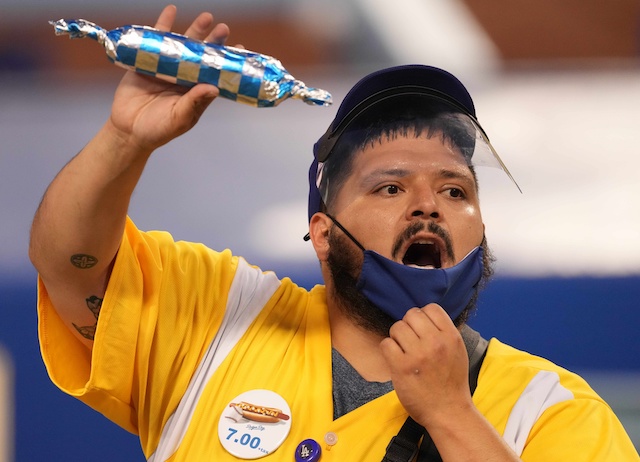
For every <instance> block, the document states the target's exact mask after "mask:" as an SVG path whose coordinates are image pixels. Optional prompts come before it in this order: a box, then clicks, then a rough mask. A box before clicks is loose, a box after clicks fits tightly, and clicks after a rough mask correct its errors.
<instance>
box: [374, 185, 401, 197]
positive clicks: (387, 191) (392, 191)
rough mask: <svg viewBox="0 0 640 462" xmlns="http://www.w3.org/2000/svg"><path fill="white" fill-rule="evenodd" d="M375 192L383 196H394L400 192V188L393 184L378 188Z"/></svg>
mask: <svg viewBox="0 0 640 462" xmlns="http://www.w3.org/2000/svg"><path fill="white" fill-rule="evenodd" d="M376 192H377V193H378V194H382V195H385V196H395V195H396V194H398V193H399V192H400V188H399V187H398V186H397V185H395V184H386V185H384V186H382V187H381V188H378V189H377V190H376Z"/></svg>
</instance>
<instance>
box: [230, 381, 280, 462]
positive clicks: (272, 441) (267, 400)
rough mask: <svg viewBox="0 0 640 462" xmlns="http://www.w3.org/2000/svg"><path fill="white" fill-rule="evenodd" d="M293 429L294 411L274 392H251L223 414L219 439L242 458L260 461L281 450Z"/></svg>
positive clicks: (236, 455)
mask: <svg viewBox="0 0 640 462" xmlns="http://www.w3.org/2000/svg"><path fill="white" fill-rule="evenodd" d="M289 430H291V409H289V405H288V404H287V402H286V401H285V400H284V398H282V396H280V395H278V394H277V393H275V392H273V391H271V390H250V391H247V392H245V393H241V394H240V395H238V396H237V397H235V398H234V399H233V400H232V401H231V402H230V403H229V404H228V406H227V407H226V408H225V409H224V410H223V411H222V414H221V416H220V420H219V421H218V438H219V439H220V443H221V444H222V446H223V447H224V448H225V449H226V450H227V451H228V452H229V453H230V454H231V455H233V456H235V457H238V458H240V459H259V458H260V457H264V456H266V455H268V454H270V453H272V452H273V451H275V450H276V449H278V448H279V447H280V445H281V444H282V443H283V442H284V440H285V439H286V438H287V436H288V435H289Z"/></svg>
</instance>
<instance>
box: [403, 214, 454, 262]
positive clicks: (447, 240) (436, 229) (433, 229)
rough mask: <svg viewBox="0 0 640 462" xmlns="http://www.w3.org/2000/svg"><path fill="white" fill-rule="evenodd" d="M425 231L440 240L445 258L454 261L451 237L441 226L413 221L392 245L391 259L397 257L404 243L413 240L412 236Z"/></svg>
mask: <svg viewBox="0 0 640 462" xmlns="http://www.w3.org/2000/svg"><path fill="white" fill-rule="evenodd" d="M425 230H426V231H428V232H430V233H432V234H435V235H436V236H438V237H439V238H440V239H442V241H443V242H444V245H445V249H444V250H445V252H446V254H447V257H448V258H449V259H450V260H452V261H453V260H455V255H454V254H453V242H452V240H451V236H449V233H448V232H447V231H446V230H445V229H444V228H443V227H442V226H440V225H439V224H437V223H436V222H434V221H426V222H425V221H414V222H413V223H411V224H410V225H409V226H407V228H406V229H405V230H404V231H403V232H402V233H401V234H400V235H399V236H398V238H397V239H396V241H395V243H394V244H393V250H392V251H391V255H393V257H394V258H396V257H397V256H398V252H400V249H401V248H402V246H403V245H404V243H405V242H407V241H408V240H410V239H411V238H413V236H415V235H416V234H418V233H419V232H421V231H425Z"/></svg>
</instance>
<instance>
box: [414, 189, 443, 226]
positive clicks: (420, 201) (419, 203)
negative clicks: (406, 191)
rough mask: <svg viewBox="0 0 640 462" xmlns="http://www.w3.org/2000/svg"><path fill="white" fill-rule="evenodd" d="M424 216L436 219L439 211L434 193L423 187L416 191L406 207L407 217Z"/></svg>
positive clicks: (438, 216)
mask: <svg viewBox="0 0 640 462" xmlns="http://www.w3.org/2000/svg"><path fill="white" fill-rule="evenodd" d="M415 218H426V219H432V220H437V219H438V218H440V211H439V207H438V202H437V200H436V195H435V193H434V192H433V191H431V190H430V189H427V188H424V189H421V190H420V191H416V194H415V195H414V196H413V198H412V201H411V203H410V204H409V208H408V209H407V219H409V220H413V219H415Z"/></svg>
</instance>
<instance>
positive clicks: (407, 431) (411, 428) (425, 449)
mask: <svg viewBox="0 0 640 462" xmlns="http://www.w3.org/2000/svg"><path fill="white" fill-rule="evenodd" d="M461 334H462V339H463V340H464V343H465V346H466V348H467V353H468V354H469V389H470V390H471V395H473V393H474V392H475V391H476V387H477V386H478V375H479V374H480V367H481V366H482V361H483V360H484V357H485V355H486V354H487V347H488V346H489V342H488V341H487V340H485V339H483V338H482V337H481V336H480V334H478V333H477V332H476V331H474V330H473V329H471V328H470V327H469V326H466V325H465V326H463V327H462V329H461ZM420 439H422V443H421V442H420ZM416 456H417V462H442V458H441V457H440V454H439V453H438V448H436V445H435V444H434V443H433V440H432V439H431V436H429V432H427V430H426V429H425V428H424V427H423V426H422V425H420V424H419V423H417V422H416V421H415V420H413V419H412V418H411V417H408V418H407V420H406V421H405V422H404V424H403V425H402V428H400V431H399V432H398V434H397V435H396V436H394V437H393V438H391V441H390V442H389V445H388V446H387V453H386V454H385V456H384V458H383V459H382V462H412V461H413V460H414V459H416Z"/></svg>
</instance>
